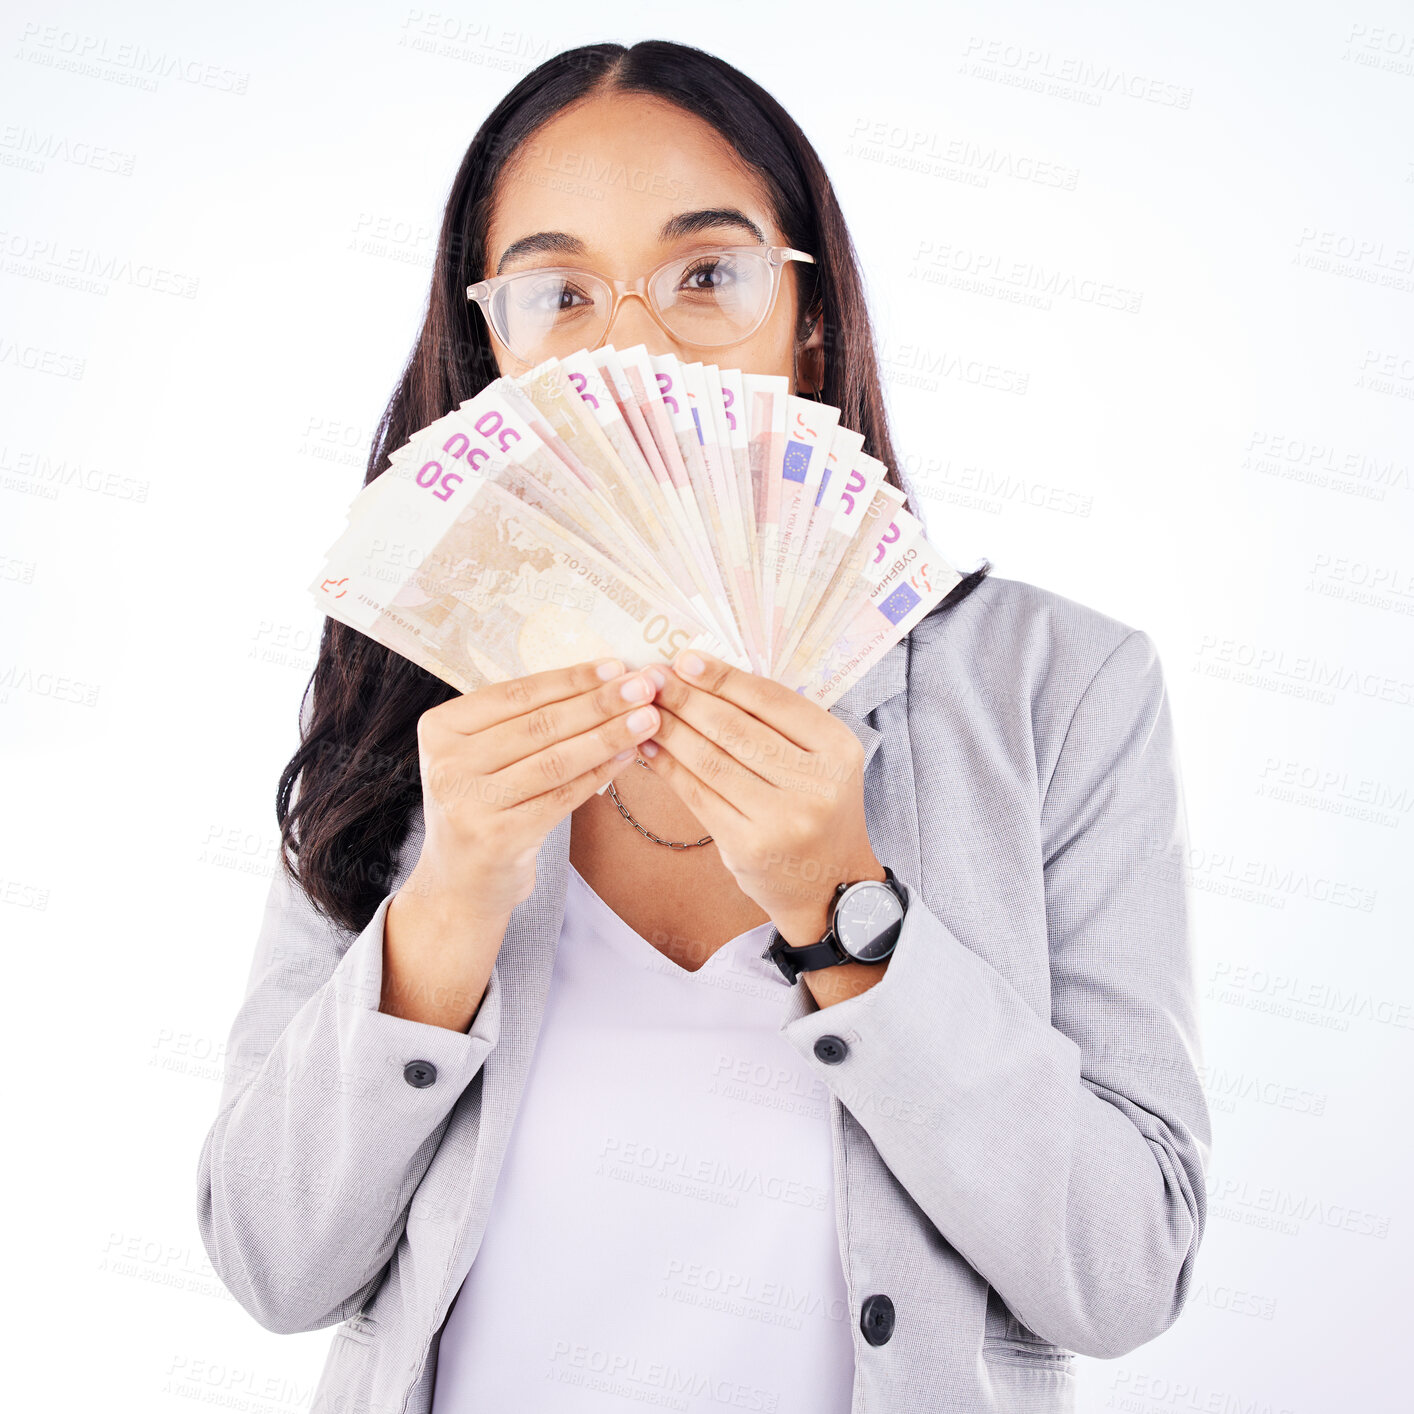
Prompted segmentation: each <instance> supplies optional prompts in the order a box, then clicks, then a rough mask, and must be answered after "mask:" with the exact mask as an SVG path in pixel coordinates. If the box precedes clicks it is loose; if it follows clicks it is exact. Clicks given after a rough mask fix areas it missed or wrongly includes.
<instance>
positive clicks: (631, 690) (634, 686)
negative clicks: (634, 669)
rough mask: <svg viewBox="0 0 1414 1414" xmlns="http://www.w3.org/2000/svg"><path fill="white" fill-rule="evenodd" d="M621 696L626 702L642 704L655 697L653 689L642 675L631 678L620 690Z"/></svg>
mask: <svg viewBox="0 0 1414 1414" xmlns="http://www.w3.org/2000/svg"><path fill="white" fill-rule="evenodd" d="M619 695H620V696H621V697H622V698H623V700H624V701H625V702H642V701H643V699H644V698H645V697H652V696H653V689H652V688H651V687H649V686H648V684H647V683H646V682H644V681H643V677H642V674H638V675H636V676H634V677H631V678H630V679H629V680H628V681H627V682H626V683H625V684H624V685H623V686H622V687H621V688H620V689H619Z"/></svg>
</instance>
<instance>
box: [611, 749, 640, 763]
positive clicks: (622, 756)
mask: <svg viewBox="0 0 1414 1414" xmlns="http://www.w3.org/2000/svg"><path fill="white" fill-rule="evenodd" d="M637 755H638V748H637V747H636V746H628V747H625V748H624V749H623V750H622V751H618V752H615V753H614V760H615V761H627V760H628V758H629V757H630V756H637Z"/></svg>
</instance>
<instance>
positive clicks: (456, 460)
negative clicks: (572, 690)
mask: <svg viewBox="0 0 1414 1414" xmlns="http://www.w3.org/2000/svg"><path fill="white" fill-rule="evenodd" d="M839 416H840V414H839V409H838V408H833V407H827V406H825V405H824V404H822V403H819V402H815V401H813V400H811V399H808V398H801V397H796V396H794V395H792V394H791V393H790V392H789V391H788V380H787V379H786V378H785V377H784V376H780V375H768V374H758V373H744V372H742V371H740V370H739V369H729V368H719V367H717V366H716V365H715V364H704V363H684V362H682V361H681V360H679V359H677V358H676V357H674V356H672V355H663V354H650V353H649V352H648V351H647V349H646V347H645V346H644V345H642V344H639V345H636V346H635V347H633V348H629V349H615V348H613V347H612V346H609V345H605V346H604V347H601V348H597V349H593V350H581V351H579V352H577V353H574V354H572V355H570V356H569V357H567V358H553V359H549V360H547V361H546V362H545V363H542V364H540V365H538V366H537V367H535V368H533V369H531V370H530V371H529V372H528V373H525V374H523V375H521V376H520V377H518V378H506V377H502V378H497V379H496V380H495V381H494V382H492V383H490V384H488V385H487V387H486V388H485V389H483V390H482V391H481V392H480V393H478V394H477V395H476V396H475V397H474V398H470V399H468V400H467V401H466V402H464V403H463V404H462V405H461V406H460V407H459V408H457V409H456V410H455V411H454V412H450V413H447V414H446V415H445V416H444V417H440V418H438V419H437V421H435V422H433V423H431V424H430V425H429V426H427V427H424V428H422V429H421V431H419V432H417V433H416V434H415V435H414V436H413V437H412V438H411V439H410V440H409V441H408V442H407V443H405V444H404V445H403V446H401V447H399V448H398V449H397V450H396V451H394V452H392V453H391V454H390V457H389V466H388V467H387V469H386V470H385V471H384V472H383V473H382V474H381V475H380V476H378V477H377V478H376V479H375V480H374V481H372V482H371V483H370V484H369V485H368V486H366V487H364V488H363V490H362V491H360V492H359V494H358V495H357V496H356V497H355V498H354V500H353V502H352V504H351V505H350V507H349V512H348V524H347V526H346V528H345V530H344V532H343V534H342V535H341V536H340V537H339V539H338V540H337V541H336V542H335V543H334V544H333V545H332V546H330V548H329V550H328V552H327V555H326V560H325V565H324V568H323V570H322V571H321V572H320V574H319V576H318V577H317V578H316V580H315V581H314V583H313V584H312V585H311V586H310V591H311V593H312V594H313V595H314V597H315V599H316V601H317V602H318V604H319V606H320V608H321V609H323V610H324V612H325V613H326V614H328V615H330V616H331V617H333V618H335V619H337V620H339V621H340V622H341V623H345V624H348V625H349V626H350V627H352V628H356V629H358V630H359V631H361V632H362V633H365V634H367V635H368V636H369V637H370V638H373V639H376V640H377V641H378V642H379V643H381V644H383V645H384V646H386V647H388V648H390V649H392V650H393V651H394V652H396V653H400V654H402V655H403V656H404V657H406V658H409V659H411V660H412V661H413V662H415V663H417V664H419V665H421V666H422V667H424V668H425V669H427V671H428V672H430V673H433V674H435V675H436V676H437V677H439V678H441V679H442V680H443V681H444V682H447V683H449V684H450V685H451V686H452V687H454V688H456V689H457V690H458V691H459V692H471V691H473V690H475V689H476V688H477V687H480V686H482V685H483V684H485V683H488V682H501V681H504V680H506V679H508V678H513V677H520V676H523V675H525V674H527V673H533V672H539V671H542V670H544V669H547V668H558V667H566V666H568V665H570V664H572V663H578V662H584V661H587V660H589V659H594V658H600V657H605V656H610V655H612V656H616V657H618V658H620V659H622V660H623V662H624V664H625V666H626V667H629V668H636V667H646V666H647V665H648V664H649V663H651V662H664V661H667V660H670V659H672V658H673V657H674V656H676V654H677V653H678V652H679V651H680V650H681V649H683V648H689V647H693V648H702V649H704V650H706V651H707V652H708V653H712V654H715V655H716V656H717V657H719V658H722V659H724V660H725V661H727V662H729V663H732V664H734V665H735V666H737V667H741V668H745V669H747V670H749V671H751V672H755V673H760V674H762V675H764V676H767V677H771V678H774V679H776V680H777V681H779V682H781V683H783V684H785V685H786V686H787V687H789V688H791V689H793V690H794V691H796V692H799V693H801V694H803V695H804V696H807V697H808V698H810V700H811V701H813V702H817V703H819V704H820V705H821V706H823V707H829V706H830V705H831V704H832V703H834V702H835V701H836V700H838V698H839V697H840V696H841V695H842V694H843V693H844V692H845V691H846V690H847V689H848V688H849V687H850V685H851V684H853V683H854V682H855V681H857V680H858V679H859V678H860V677H861V676H862V675H863V674H864V673H865V672H867V671H868V669H869V667H870V666H871V665H872V664H873V663H875V662H877V661H878V659H879V657H880V656H881V655H882V654H883V653H885V652H887V650H888V649H889V648H890V647H892V646H893V645H894V644H895V643H897V642H898V641H899V640H900V639H901V638H903V637H904V635H905V634H907V633H908V631H909V630H910V629H911V628H912V627H913V625H914V624H915V623H917V622H918V620H919V619H920V618H922V617H923V615H924V614H926V613H927V612H928V611H929V610H930V609H932V608H934V607H935V606H936V605H937V604H938V603H939V602H940V601H941V600H942V599H943V598H944V597H945V596H946V595H947V593H948V591H949V590H951V589H952V587H953V586H954V585H955V584H956V583H957V582H958V580H959V578H960V576H959V575H958V573H957V571H956V570H954V569H952V568H951V567H950V566H949V565H948V564H947V563H945V562H944V560H943V559H942V557H941V556H940V555H939V554H938V552H937V551H936V550H935V549H934V548H933V547H932V546H931V545H930V544H929V543H928V542H927V540H926V539H925V538H924V535H923V527H922V524H921V522H920V521H918V520H917V519H916V518H915V517H914V516H912V515H911V514H909V512H908V511H906V510H905V509H904V508H903V500H904V496H903V493H902V492H901V491H899V490H898V489H897V488H895V487H894V486H892V485H890V484H889V483H888V482H886V481H885V479H884V477H885V472H886V468H885V466H884V464H883V463H882V462H880V461H878V460H877V459H876V458H874V457H871V456H869V455H867V454H866V453H865V452H864V450H863V446H864V438H863V436H862V435H861V434H860V433H858V432H853V431H851V430H850V429H849V428H847V427H843V426H841V425H840V421H839Z"/></svg>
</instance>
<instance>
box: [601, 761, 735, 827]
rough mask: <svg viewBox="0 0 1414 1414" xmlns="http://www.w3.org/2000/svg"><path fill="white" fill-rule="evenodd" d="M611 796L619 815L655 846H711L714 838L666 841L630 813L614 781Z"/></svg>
mask: <svg viewBox="0 0 1414 1414" xmlns="http://www.w3.org/2000/svg"><path fill="white" fill-rule="evenodd" d="M634 760H635V761H637V762H638V764H639V765H640V766H642V767H643V768H644V769H645V770H649V769H651V768H650V767H649V765H648V763H647V762H646V761H645V760H644V759H643V758H642V757H641V756H636V757H634ZM609 794H610V795H611V796H613V797H614V804H615V805H617V806H618V807H619V814H620V815H622V816H623V817H624V819H625V820H627V821H628V822H629V824H630V825H632V826H633V828H634V829H635V830H637V831H638V833H639V834H640V835H646V836H647V837H648V838H649V839H650V840H652V841H653V843H654V844H661V845H666V846H667V847H668V848H669V849H696V848H697V847H698V845H704V844H711V843H712V836H711V835H703V836H702V838H701V839H700V840H665V839H662V838H660V837H659V836H658V835H655V834H654V833H653V831H652V830H645V829H644V828H643V826H642V825H640V824H639V823H638V821H637V820H635V819H634V818H633V816H632V815H630V814H629V813H628V806H627V805H625V804H624V803H623V801H621V800H620V799H619V793H618V791H616V790H615V789H614V783H613V781H610V782H609Z"/></svg>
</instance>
